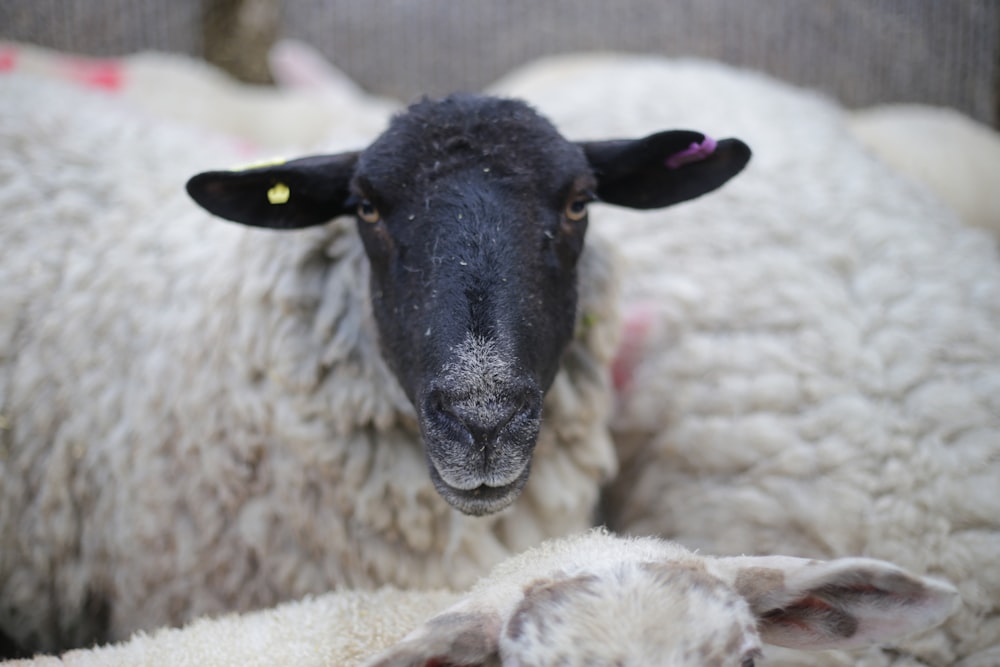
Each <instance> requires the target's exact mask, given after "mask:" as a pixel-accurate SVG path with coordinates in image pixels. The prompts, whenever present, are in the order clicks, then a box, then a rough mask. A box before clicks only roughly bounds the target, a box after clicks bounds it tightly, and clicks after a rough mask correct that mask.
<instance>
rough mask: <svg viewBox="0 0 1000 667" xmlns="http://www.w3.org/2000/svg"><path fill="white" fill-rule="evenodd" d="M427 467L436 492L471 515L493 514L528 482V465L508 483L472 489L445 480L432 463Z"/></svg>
mask: <svg viewBox="0 0 1000 667" xmlns="http://www.w3.org/2000/svg"><path fill="white" fill-rule="evenodd" d="M429 468H430V475H431V481H432V482H433V483H434V488H435V489H437V492H438V494H440V495H441V497H442V498H444V499H445V500H446V501H447V502H448V504H449V505H451V506H452V507H454V508H455V509H457V510H458V511H459V512H462V513H463V514H469V515H471V516H486V515H487V514H495V513H497V512H499V511H500V510H502V509H504V508H506V507H508V506H510V505H511V504H512V503H513V502H514V501H515V500H517V497H518V496H519V495H520V494H521V490H522V489H524V485H525V484H527V483H528V475H529V472H530V470H529V468H530V466H525V467H524V470H522V471H521V474H520V475H518V476H517V478H516V479H515V480H514V481H512V482H510V483H508V484H503V485H501V486H490V485H488V484H481V485H479V486H477V487H475V488H472V489H459V488H456V487H454V486H451V485H450V484H448V483H447V482H445V481H444V479H442V478H441V474H440V473H439V472H438V470H437V468H436V467H435V466H434V464H433V463H432V464H431V465H430V466H429Z"/></svg>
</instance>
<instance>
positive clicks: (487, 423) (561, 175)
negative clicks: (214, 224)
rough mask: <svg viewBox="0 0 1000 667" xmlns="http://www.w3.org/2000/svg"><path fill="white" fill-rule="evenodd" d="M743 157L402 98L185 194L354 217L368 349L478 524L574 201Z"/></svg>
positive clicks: (728, 147) (509, 111)
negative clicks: (324, 144)
mask: <svg viewBox="0 0 1000 667" xmlns="http://www.w3.org/2000/svg"><path fill="white" fill-rule="evenodd" d="M749 157H750V152H749V149H748V148H747V147H746V146H745V145H744V144H742V143H741V142H739V141H737V140H726V141H724V142H719V143H718V144H717V143H716V142H714V141H712V140H711V139H709V138H707V137H705V136H704V135H702V134H700V133H697V132H686V131H675V132H662V133H659V134H656V135H652V136H651V137H646V138H644V139H638V140H634V141H629V140H626V141H612V142H592V143H573V142H570V141H567V140H566V139H564V138H563V137H562V136H560V135H559V133H558V132H557V131H556V129H555V128H554V127H553V126H552V125H551V124H550V123H549V122H548V121H546V120H545V119H543V118H541V117H540V116H539V115H538V114H537V113H535V112H534V111H533V110H532V109H531V108H529V107H528V106H527V105H525V104H523V103H521V102H517V101H513V100H501V99H496V98H490V97H476V96H452V97H449V98H446V99H444V100H440V101H423V102H420V103H418V104H415V105H413V106H412V107H410V108H409V109H408V110H407V111H406V112H404V113H403V114H401V115H399V116H397V117H396V118H395V119H393V121H392V123H391V124H390V126H389V128H388V129H387V130H386V131H385V133H384V134H383V135H382V136H380V137H379V138H378V139H376V140H375V142H374V143H373V144H372V145H371V146H369V147H368V148H367V149H365V150H364V151H362V152H358V153H346V154H340V155H332V156H317V157H310V158H303V159H300V160H294V161H292V162H288V163H284V164H278V165H271V166H268V167H261V168H257V169H250V170H246V171H240V172H208V173H205V174H200V175H198V176H195V177H194V178H192V179H191V181H190V182H189V183H188V191H189V193H190V194H191V195H192V197H193V198H194V199H195V200H196V201H197V202H198V203H199V204H201V205H202V206H204V207H205V208H206V209H208V210H209V211H212V212H213V213H216V214H218V215H220V216H222V217H225V218H228V219H230V220H235V221H238V222H243V223H245V224H250V225H256V226H264V227H271V228H297V227H304V226H309V225H315V224H322V223H324V222H326V221H328V220H330V219H332V218H334V217H336V216H337V215H340V214H345V213H349V212H354V213H355V215H356V216H357V225H358V231H359V234H360V236H361V239H362V241H363V243H364V246H365V250H366V253H367V255H368V258H369V260H370V263H371V286H370V287H371V301H372V311H373V313H374V316H375V321H376V325H377V328H378V332H379V338H380V343H381V349H382V354H383V357H384V358H385V360H386V362H387V364H388V365H389V367H390V368H391V369H392V371H393V373H394V374H395V376H396V377H397V379H398V380H399V382H400V385H401V386H402V387H403V389H404V391H405V392H406V394H407V396H408V397H409V399H410V401H411V402H412V403H413V405H414V407H415V409H416V412H417V416H418V421H419V424H420V430H421V433H422V436H423V440H424V447H425V453H426V458H427V462H428V469H429V472H430V476H431V479H432V480H433V482H434V485H435V488H436V489H437V490H438V492H439V493H440V494H441V496H442V497H444V498H445V500H447V501H448V502H449V503H450V504H451V505H453V506H454V507H456V508H457V509H459V510H461V511H463V512H465V513H468V514H474V515H482V514H488V513H491V512H496V511H499V510H501V509H503V508H504V507H506V506H507V505H509V504H510V503H511V502H513V501H514V499H515V498H516V497H517V495H518V494H519V492H520V491H521V489H522V488H523V486H524V484H525V483H526V482H527V480H528V474H529V469H530V463H531V457H532V453H533V450H534V447H535V442H536V439H537V437H538V430H539V425H540V419H541V410H542V401H543V398H544V395H545V392H546V391H547V390H548V389H549V387H550V386H551V384H552V382H553V379H554V378H555V376H556V373H557V372H558V370H559V364H560V358H561V355H562V353H563V350H564V349H565V347H566V345H567V344H568V342H569V341H570V339H571V337H572V335H573V331H574V328H575V323H576V322H575V321H576V301H577V295H576V285H577V274H576V266H577V260H578V258H579V257H580V254H581V253H582V252H583V248H584V235H585V232H586V228H587V203H588V202H590V201H591V200H594V199H597V198H600V199H602V200H605V201H607V202H609V203H613V204H619V205H623V206H631V207H635V208H656V207H662V206H668V205H670V204H672V203H676V202H679V201H684V200H687V199H691V198H693V197H697V196H699V195H701V194H703V193H705V192H708V191H710V190H713V189H715V188H717V187H718V186H720V185H721V184H722V183H724V182H725V181H727V180H728V179H729V178H731V177H732V176H733V175H735V174H736V173H738V172H739V171H740V170H741V169H742V168H743V166H744V165H745V164H746V162H747V160H749Z"/></svg>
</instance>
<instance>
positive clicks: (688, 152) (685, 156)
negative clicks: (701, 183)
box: [665, 135, 716, 169]
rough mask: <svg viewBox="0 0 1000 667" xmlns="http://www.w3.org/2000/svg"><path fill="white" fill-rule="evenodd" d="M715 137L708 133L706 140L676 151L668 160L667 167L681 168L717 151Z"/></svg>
mask: <svg viewBox="0 0 1000 667" xmlns="http://www.w3.org/2000/svg"><path fill="white" fill-rule="evenodd" d="M715 146H716V143H715V139H713V138H712V137H710V136H708V135H706V136H705V139H704V141H702V142H701V143H700V144H699V143H694V144H691V145H690V146H688V147H687V148H686V149H684V150H682V151H681V152H680V153H674V154H673V155H671V156H670V157H668V158H667V160H666V163H665V164H666V165H667V169H679V168H680V167H683V166H684V165H686V164H689V163H691V162H700V161H701V160H704V159H705V158H707V157H708V156H709V155H711V154H712V153H714V152H715Z"/></svg>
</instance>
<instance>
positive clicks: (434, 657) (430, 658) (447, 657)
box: [366, 609, 501, 667]
mask: <svg viewBox="0 0 1000 667" xmlns="http://www.w3.org/2000/svg"><path fill="white" fill-rule="evenodd" d="M500 628H501V622H500V617H499V616H498V615H497V614H495V613H487V612H464V611H457V610H454V609H453V610H451V611H445V612H443V613H441V614H439V615H437V616H435V617H434V618H432V619H431V620H429V621H427V623H425V624H424V625H423V626H422V627H420V628H418V629H417V630H415V631H413V632H412V633H411V634H410V635H409V636H408V637H406V638H405V639H403V641H401V642H400V643H398V644H396V645H395V646H393V647H391V648H389V649H387V650H386V651H384V652H383V653H382V654H381V655H378V656H376V657H375V658H374V659H373V660H372V661H370V662H368V663H367V664H366V667H499V665H500V657H499V653H498V648H497V645H498V641H499V639H500Z"/></svg>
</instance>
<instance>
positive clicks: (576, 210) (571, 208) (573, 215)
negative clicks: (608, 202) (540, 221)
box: [565, 197, 592, 222]
mask: <svg viewBox="0 0 1000 667" xmlns="http://www.w3.org/2000/svg"><path fill="white" fill-rule="evenodd" d="M591 201H592V199H591V197H576V198H574V199H572V200H571V201H570V202H569V203H568V204H566V211H565V215H566V218H567V219H569V220H572V221H573V222H579V221H580V220H583V219H584V218H585V217H587V204H589V203H590V202H591Z"/></svg>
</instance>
